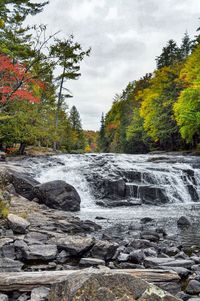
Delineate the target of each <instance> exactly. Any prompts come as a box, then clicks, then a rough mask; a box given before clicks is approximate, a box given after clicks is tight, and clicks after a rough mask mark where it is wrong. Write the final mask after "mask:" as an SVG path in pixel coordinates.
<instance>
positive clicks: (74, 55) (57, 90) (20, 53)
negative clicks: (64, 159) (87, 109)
mask: <svg viewBox="0 0 200 301" xmlns="http://www.w3.org/2000/svg"><path fill="white" fill-rule="evenodd" d="M46 5H48V1H45V2H44V1H42V2H40V3H38V2H37V3H35V1H32V0H19V1H12V0H9V1H7V0H6V1H5V0H3V1H1V3H0V149H2V150H6V149H8V148H12V147H15V146H18V150H17V151H18V153H19V154H23V153H24V151H25V148H26V146H27V145H36V146H44V147H52V146H53V147H54V149H60V150H64V151H67V152H82V151H84V150H85V148H86V150H87V151H88V150H90V144H89V143H90V142H91V141H90V140H89V138H88V137H87V135H85V133H84V131H83V129H82V125H81V119H80V115H79V112H78V111H77V109H76V107H75V106H73V107H72V108H71V110H70V112H69V110H68V107H67V106H66V99H67V98H69V97H72V93H71V91H69V90H68V89H67V85H66V83H67V82H68V81H69V80H77V79H78V78H79V77H80V75H81V73H80V62H81V61H82V60H83V59H84V58H85V57H87V56H89V54H90V49H87V50H83V49H82V47H81V45H80V44H79V43H78V42H76V41H75V40H74V37H73V36H69V37H67V38H63V39H60V38H59V32H56V33H54V34H52V35H48V34H47V26H46V25H37V26H36V25H35V26H26V25H25V20H26V18H27V16H34V15H36V14H38V13H40V12H42V11H43V10H44V9H45V7H46ZM92 141H93V140H92ZM91 143H92V142H91Z"/></svg>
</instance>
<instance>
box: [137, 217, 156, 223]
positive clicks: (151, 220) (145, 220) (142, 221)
mask: <svg viewBox="0 0 200 301" xmlns="http://www.w3.org/2000/svg"><path fill="white" fill-rule="evenodd" d="M140 221H141V223H142V224H147V223H152V222H155V220H154V219H153V218H151V217H144V218H141V220H140Z"/></svg>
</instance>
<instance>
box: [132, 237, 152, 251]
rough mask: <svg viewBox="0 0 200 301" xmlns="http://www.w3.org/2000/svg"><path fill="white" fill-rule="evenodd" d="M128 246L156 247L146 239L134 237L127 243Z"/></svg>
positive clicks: (140, 247) (139, 247) (138, 247)
mask: <svg viewBox="0 0 200 301" xmlns="http://www.w3.org/2000/svg"><path fill="white" fill-rule="evenodd" d="M128 246H129V247H133V248H134V249H146V248H150V247H156V244H155V243H153V242H150V241H149V240H146V239H134V240H132V241H131V242H130V243H129V245H128Z"/></svg>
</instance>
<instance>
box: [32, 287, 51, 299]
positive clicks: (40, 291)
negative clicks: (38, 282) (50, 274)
mask: <svg viewBox="0 0 200 301" xmlns="http://www.w3.org/2000/svg"><path fill="white" fill-rule="evenodd" d="M49 292H50V288H48V287H44V286H41V287H36V288H34V289H33V290H32V291H31V300H33V301H47V300H48V296H49Z"/></svg>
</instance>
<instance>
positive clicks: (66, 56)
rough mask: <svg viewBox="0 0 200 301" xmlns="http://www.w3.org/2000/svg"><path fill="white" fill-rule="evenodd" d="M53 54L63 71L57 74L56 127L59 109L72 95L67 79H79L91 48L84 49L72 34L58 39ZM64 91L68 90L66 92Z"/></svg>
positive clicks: (52, 50)
mask: <svg viewBox="0 0 200 301" xmlns="http://www.w3.org/2000/svg"><path fill="white" fill-rule="evenodd" d="M50 53H51V56H52V58H53V59H54V61H55V62H56V65H58V66H59V67H61V69H62V71H61V73H60V74H59V75H58V76H57V78H56V82H57V83H58V85H59V88H58V90H59V92H58V100H57V110H56V117H55V127H56V129H57V127H58V116H59V110H60V107H61V105H62V102H63V101H64V98H65V97H70V96H71V95H70V94H69V90H68V89H66V88H65V82H66V80H75V79H78V78H79V76H80V75H81V73H80V62H81V61H82V60H83V59H84V57H85V56H88V55H89V53H90V49H89V50H87V51H83V50H82V47H81V45H80V44H79V43H77V42H74V40H73V36H70V38H69V39H68V40H60V39H56V43H55V44H54V45H52V46H51V51H50ZM63 91H67V94H64V93H63ZM56 144H57V143H56V142H55V144H54V148H55V149H56V148H57V145H56Z"/></svg>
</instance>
